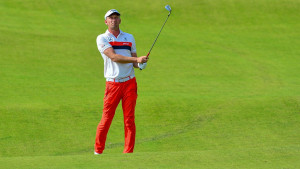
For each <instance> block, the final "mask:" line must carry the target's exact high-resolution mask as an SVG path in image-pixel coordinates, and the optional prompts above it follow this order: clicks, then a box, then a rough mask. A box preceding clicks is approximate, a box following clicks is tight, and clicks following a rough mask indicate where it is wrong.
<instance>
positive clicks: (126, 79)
mask: <svg viewBox="0 0 300 169" xmlns="http://www.w3.org/2000/svg"><path fill="white" fill-rule="evenodd" d="M133 78H134V76H127V77H124V78H115V79H114V78H106V81H107V82H119V83H122V82H126V81H128V80H130V79H133Z"/></svg>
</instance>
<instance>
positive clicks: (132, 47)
mask: <svg viewBox="0 0 300 169" xmlns="http://www.w3.org/2000/svg"><path fill="white" fill-rule="evenodd" d="M131 43H132V46H131V53H136V45H135V40H134V37H133V36H132V41H131Z"/></svg>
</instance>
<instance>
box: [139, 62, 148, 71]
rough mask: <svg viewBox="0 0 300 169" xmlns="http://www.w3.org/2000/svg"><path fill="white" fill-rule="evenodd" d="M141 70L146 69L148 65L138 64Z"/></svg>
mask: <svg viewBox="0 0 300 169" xmlns="http://www.w3.org/2000/svg"><path fill="white" fill-rule="evenodd" d="M138 65H139V68H140V69H141V70H142V69H146V66H147V63H138Z"/></svg>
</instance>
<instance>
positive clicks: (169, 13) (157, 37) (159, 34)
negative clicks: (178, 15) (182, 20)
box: [147, 13, 171, 57]
mask: <svg viewBox="0 0 300 169" xmlns="http://www.w3.org/2000/svg"><path fill="white" fill-rule="evenodd" d="M170 14H171V13H169V15H168V17H167V19H166V20H165V22H164V24H163V26H162V27H161V29H160V31H159V33H158V35H157V36H156V38H155V41H154V42H153V44H152V46H151V48H150V50H149V52H148V54H147V57H148V56H149V55H150V52H151V50H152V48H153V46H154V44H155V42H156V41H157V39H158V37H159V35H160V32H161V31H162V30H163V28H164V26H165V24H166V22H167V20H168V19H169V16H170Z"/></svg>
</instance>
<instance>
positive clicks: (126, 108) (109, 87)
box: [95, 78, 137, 153]
mask: <svg viewBox="0 0 300 169" xmlns="http://www.w3.org/2000/svg"><path fill="white" fill-rule="evenodd" d="M136 99H137V83H136V79H135V78H133V79H130V80H128V81H126V82H122V83H119V82H106V88H105V95H104V99H103V100H104V105H103V114H102V118H101V121H100V123H99V125H98V127H97V132H96V141H95V152H97V153H102V152H103V150H104V148H105V141H106V137H107V132H108V130H109V127H110V125H111V122H112V120H113V117H114V115H115V111H116V108H117V106H118V104H119V102H120V100H122V108H123V115H124V129H125V147H124V151H123V153H132V152H133V149H134V143H135V132H136V129H135V123H134V112H135V105H136Z"/></svg>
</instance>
